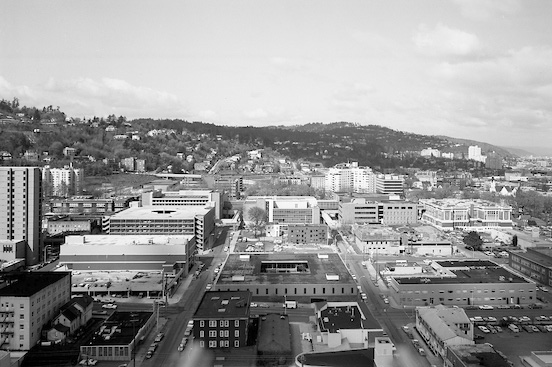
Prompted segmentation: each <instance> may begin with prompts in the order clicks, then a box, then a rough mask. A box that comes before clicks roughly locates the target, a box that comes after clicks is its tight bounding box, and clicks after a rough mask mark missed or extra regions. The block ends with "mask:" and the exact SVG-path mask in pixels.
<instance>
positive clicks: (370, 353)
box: [304, 348, 375, 367]
mask: <svg viewBox="0 0 552 367" xmlns="http://www.w3.org/2000/svg"><path fill="white" fill-rule="evenodd" d="M304 356H305V365H307V366H331V367H374V366H375V363H374V348H368V349H357V350H345V351H337V352H323V353H305V354H304Z"/></svg>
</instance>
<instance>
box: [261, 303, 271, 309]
mask: <svg viewBox="0 0 552 367" xmlns="http://www.w3.org/2000/svg"><path fill="white" fill-rule="evenodd" d="M259 307H261V308H269V307H270V306H269V305H268V303H259Z"/></svg>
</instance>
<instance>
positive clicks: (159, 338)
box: [153, 333, 165, 343]
mask: <svg viewBox="0 0 552 367" xmlns="http://www.w3.org/2000/svg"><path fill="white" fill-rule="evenodd" d="M164 337H165V334H164V333H159V334H157V335H156V336H155V339H154V340H153V341H154V342H155V343H159V342H160V341H161V340H163V338H164Z"/></svg>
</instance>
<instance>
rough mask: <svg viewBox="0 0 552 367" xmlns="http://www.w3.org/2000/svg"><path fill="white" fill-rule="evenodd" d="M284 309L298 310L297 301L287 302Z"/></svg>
mask: <svg viewBox="0 0 552 367" xmlns="http://www.w3.org/2000/svg"><path fill="white" fill-rule="evenodd" d="M283 307H284V308H297V301H285V302H284V305H283Z"/></svg>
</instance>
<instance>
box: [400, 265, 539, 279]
mask: <svg viewBox="0 0 552 367" xmlns="http://www.w3.org/2000/svg"><path fill="white" fill-rule="evenodd" d="M451 272H452V274H454V275H455V277H440V278H435V277H434V278H430V277H408V278H395V280H396V281H397V282H398V283H399V284H473V283H529V282H527V281H526V280H525V279H523V278H521V277H519V276H517V275H516V274H514V273H510V272H509V271H507V270H506V269H504V268H502V267H500V266H497V265H496V264H495V266H494V267H484V268H470V269H468V270H451Z"/></svg>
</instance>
